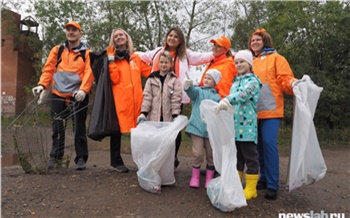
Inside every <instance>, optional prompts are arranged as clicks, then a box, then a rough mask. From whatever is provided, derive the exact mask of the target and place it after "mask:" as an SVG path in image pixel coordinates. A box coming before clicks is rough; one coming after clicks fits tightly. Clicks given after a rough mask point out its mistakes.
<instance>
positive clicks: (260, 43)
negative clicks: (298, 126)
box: [248, 29, 299, 200]
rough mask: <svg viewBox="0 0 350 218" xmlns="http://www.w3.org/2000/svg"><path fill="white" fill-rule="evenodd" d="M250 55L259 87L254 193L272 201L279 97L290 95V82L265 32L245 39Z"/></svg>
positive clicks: (276, 171)
mask: <svg viewBox="0 0 350 218" xmlns="http://www.w3.org/2000/svg"><path fill="white" fill-rule="evenodd" d="M248 47H249V50H250V51H252V53H253V55H254V64H253V72H254V74H255V75H257V76H258V77H259V79H260V80H261V82H262V84H263V86H262V89H261V91H260V98H259V101H258V105H257V107H258V144H257V147H258V151H259V162H260V178H259V182H258V184H257V189H266V188H267V192H266V194H265V198H267V199H272V200H273V199H276V198H277V190H278V179H279V156H278V149H277V135H278V128H279V125H280V121H281V119H282V118H283V116H284V114H283V112H284V111H283V110H284V98H283V93H286V94H289V95H292V94H293V88H292V87H293V86H294V85H297V84H298V82H299V80H297V79H295V78H294V75H293V72H292V69H291V68H290V66H289V64H288V62H287V60H286V59H285V58H284V57H283V56H282V55H280V54H278V53H277V51H276V50H275V49H274V48H273V45H272V38H271V36H270V34H268V33H267V32H266V31H265V29H261V30H256V31H255V32H254V33H253V34H252V36H251V37H250V39H249V42H248Z"/></svg>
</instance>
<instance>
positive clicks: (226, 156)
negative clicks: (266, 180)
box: [199, 100, 247, 212]
mask: <svg viewBox="0 0 350 218" xmlns="http://www.w3.org/2000/svg"><path fill="white" fill-rule="evenodd" d="M217 106H218V103H216V102H214V101H212V100H203V101H202V102H201V104H200V107H199V108H200V113H201V118H202V119H203V120H204V121H205V123H206V124H207V129H208V134H209V141H210V144H211V147H212V150H213V160H214V165H215V169H216V170H217V171H218V172H219V173H220V176H219V177H217V178H215V179H212V180H211V181H210V182H209V184H208V188H207V194H208V197H209V199H210V202H211V203H212V204H213V205H214V206H215V207H216V208H218V209H219V210H221V211H224V212H230V211H233V210H234V209H235V208H239V207H243V206H246V205H247V201H246V199H245V196H244V193H243V187H242V183H241V181H240V178H239V175H238V171H237V166H236V164H237V149H236V143H235V129H234V121H233V109H231V110H229V111H220V112H218V113H217V112H216V111H215V109H216V107H217Z"/></svg>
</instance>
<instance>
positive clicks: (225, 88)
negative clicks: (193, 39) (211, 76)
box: [199, 36, 237, 98]
mask: <svg viewBox="0 0 350 218" xmlns="http://www.w3.org/2000/svg"><path fill="white" fill-rule="evenodd" d="M210 42H211V43H213V47H212V54H213V56H214V59H213V60H211V61H210V63H209V64H208V65H207V67H206V68H205V70H204V72H203V75H202V78H201V82H200V83H199V86H203V81H204V76H205V73H206V72H207V71H208V70H209V69H216V70H218V71H220V73H221V75H222V77H221V80H220V82H219V83H218V84H217V85H216V86H215V87H214V88H215V89H216V90H217V91H218V93H219V95H220V97H221V98H223V97H226V96H227V95H229V94H230V89H231V86H232V82H233V79H234V77H235V76H236V75H237V70H236V66H235V63H234V61H233V55H232V53H231V50H230V47H231V41H230V40H229V39H228V38H227V37H225V36H221V37H219V38H217V39H211V40H210Z"/></svg>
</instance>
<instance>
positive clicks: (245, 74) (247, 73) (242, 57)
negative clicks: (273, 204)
mask: <svg viewBox="0 0 350 218" xmlns="http://www.w3.org/2000/svg"><path fill="white" fill-rule="evenodd" d="M235 65H236V69H237V72H238V75H237V77H236V79H235V81H234V83H233V84H232V86H231V90H230V94H229V95H228V96H227V97H225V98H223V99H222V100H221V101H220V102H219V105H218V110H227V109H228V108H230V107H231V105H233V106H234V109H235V112H234V122H235V131H236V135H235V141H236V147H237V170H238V173H239V176H240V178H241V180H242V177H243V170H244V165H247V171H246V175H245V179H246V187H245V189H244V195H245V197H246V199H247V200H250V199H252V198H256V197H257V196H258V192H257V190H256V185H257V182H258V179H259V154H258V150H257V147H256V144H257V133H258V127H257V103H258V99H259V95H260V87H261V82H260V80H259V78H258V77H257V76H255V75H254V74H253V73H252V67H253V55H252V53H251V52H250V51H248V50H241V51H239V52H238V53H237V54H236V55H235Z"/></svg>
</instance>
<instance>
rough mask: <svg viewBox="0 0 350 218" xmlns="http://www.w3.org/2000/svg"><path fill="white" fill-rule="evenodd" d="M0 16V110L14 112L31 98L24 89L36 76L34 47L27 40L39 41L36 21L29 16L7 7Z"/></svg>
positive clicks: (18, 110) (18, 111) (6, 113)
mask: <svg viewBox="0 0 350 218" xmlns="http://www.w3.org/2000/svg"><path fill="white" fill-rule="evenodd" d="M1 17H2V19H1V113H2V115H14V114H19V113H21V112H22V111H23V110H24V109H25V107H26V102H27V101H28V100H29V98H32V96H30V95H28V93H26V92H25V86H27V85H29V84H31V83H33V78H34V76H35V69H34V67H33V63H34V59H33V57H34V49H31V46H29V44H31V45H32V44H33V41H36V42H40V40H39V37H38V34H37V31H38V26H39V25H38V23H37V22H36V21H35V20H34V19H33V18H32V17H30V16H29V17H26V18H25V19H23V20H21V15H20V14H17V13H15V12H13V11H10V10H6V9H2V10H1ZM37 47H38V46H37ZM36 49H38V48H36Z"/></svg>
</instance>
